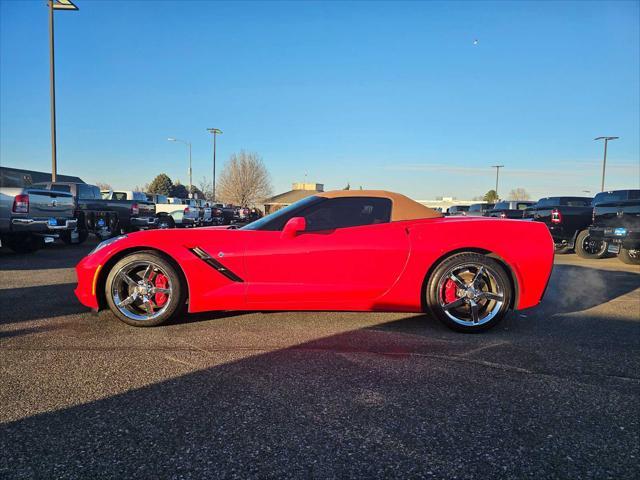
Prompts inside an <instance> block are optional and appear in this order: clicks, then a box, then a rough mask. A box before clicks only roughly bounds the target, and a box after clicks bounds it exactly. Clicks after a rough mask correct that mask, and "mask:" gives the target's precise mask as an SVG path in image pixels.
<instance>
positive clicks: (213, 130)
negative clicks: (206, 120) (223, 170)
mask: <svg viewBox="0 0 640 480" xmlns="http://www.w3.org/2000/svg"><path fill="white" fill-rule="evenodd" d="M207 132H209V133H211V134H213V183H212V184H211V192H212V194H211V195H212V201H213V203H215V201H216V135H222V130H220V129H219V128H207Z"/></svg>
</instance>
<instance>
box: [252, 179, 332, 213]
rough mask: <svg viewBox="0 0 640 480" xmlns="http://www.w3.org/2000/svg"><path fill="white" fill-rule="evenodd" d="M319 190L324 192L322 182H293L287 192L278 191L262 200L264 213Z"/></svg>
mask: <svg viewBox="0 0 640 480" xmlns="http://www.w3.org/2000/svg"><path fill="white" fill-rule="evenodd" d="M320 192H324V184H322V183H304V182H294V183H293V184H292V185H291V190H289V191H288V192H285V193H280V194H278V195H275V196H273V197H271V198H268V199H266V200H265V201H264V214H265V215H269V214H270V213H273V212H276V211H278V210H280V209H281V208H284V207H287V206H289V205H291V204H292V203H295V202H297V201H298V200H302V199H303V198H306V197H310V196H311V195H315V194H316V193H320Z"/></svg>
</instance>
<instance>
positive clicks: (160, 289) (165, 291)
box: [150, 287, 171, 295]
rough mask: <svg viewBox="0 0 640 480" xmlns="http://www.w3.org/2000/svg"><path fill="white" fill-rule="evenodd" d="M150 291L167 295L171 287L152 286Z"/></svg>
mask: <svg viewBox="0 0 640 480" xmlns="http://www.w3.org/2000/svg"><path fill="white" fill-rule="evenodd" d="M150 293H164V294H165V295H169V294H170V293H171V289H170V288H160V287H153V288H152V289H151V291H150Z"/></svg>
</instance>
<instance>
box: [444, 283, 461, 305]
mask: <svg viewBox="0 0 640 480" xmlns="http://www.w3.org/2000/svg"><path fill="white" fill-rule="evenodd" d="M457 290H458V287H457V286H456V284H455V282H454V281H453V280H451V279H450V278H448V279H447V281H446V282H444V285H443V286H442V296H443V297H444V301H445V303H451V302H453V301H455V300H457V299H458V296H457V295H456V291H457Z"/></svg>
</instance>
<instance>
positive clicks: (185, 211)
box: [184, 207, 189, 215]
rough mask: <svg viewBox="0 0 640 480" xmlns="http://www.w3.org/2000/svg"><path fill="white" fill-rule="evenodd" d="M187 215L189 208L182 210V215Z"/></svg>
mask: <svg viewBox="0 0 640 480" xmlns="http://www.w3.org/2000/svg"><path fill="white" fill-rule="evenodd" d="M187 213H189V207H185V209H184V214H185V215H186V214H187Z"/></svg>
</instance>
